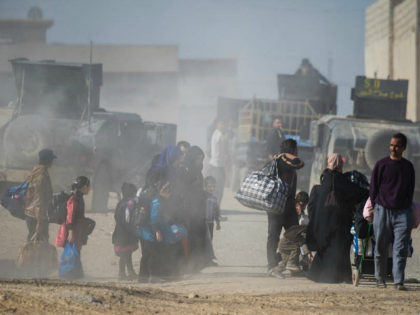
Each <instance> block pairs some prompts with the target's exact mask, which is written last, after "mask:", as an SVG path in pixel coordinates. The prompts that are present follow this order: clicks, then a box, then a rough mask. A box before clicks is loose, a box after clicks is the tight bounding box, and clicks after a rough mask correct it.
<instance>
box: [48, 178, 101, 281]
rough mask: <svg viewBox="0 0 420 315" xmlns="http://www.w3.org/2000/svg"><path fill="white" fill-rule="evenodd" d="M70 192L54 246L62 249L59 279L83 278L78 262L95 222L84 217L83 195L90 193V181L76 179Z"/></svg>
mask: <svg viewBox="0 0 420 315" xmlns="http://www.w3.org/2000/svg"><path fill="white" fill-rule="evenodd" d="M71 188H72V192H71V195H70V197H69V199H68V200H67V217H66V222H64V223H63V224H62V225H61V226H60V228H59V230H58V232H57V237H56V240H55V244H56V246H60V247H64V251H63V254H62V256H61V259H60V270H59V276H60V278H71V279H75V278H83V268H82V265H81V261H80V254H81V250H82V246H83V245H86V243H87V239H88V235H89V234H90V233H92V231H93V229H94V228H95V221H93V220H92V219H89V218H86V217H85V202H84V199H83V196H84V195H87V194H88V193H89V191H90V181H89V179H88V178H87V177H85V176H79V177H77V179H76V181H75V182H74V183H73V184H72V187H71Z"/></svg>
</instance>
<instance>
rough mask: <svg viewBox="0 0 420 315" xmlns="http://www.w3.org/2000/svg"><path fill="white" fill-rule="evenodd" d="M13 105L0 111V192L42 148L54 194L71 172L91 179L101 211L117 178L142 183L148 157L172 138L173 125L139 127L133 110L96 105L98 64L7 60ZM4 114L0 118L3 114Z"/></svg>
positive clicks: (22, 173) (71, 176)
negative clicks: (50, 154)
mask: <svg viewBox="0 0 420 315" xmlns="http://www.w3.org/2000/svg"><path fill="white" fill-rule="evenodd" d="M11 64H12V67H13V72H14V77H15V82H16V88H17V96H18V98H17V102H16V104H15V105H14V106H13V108H10V109H3V116H2V117H3V118H2V120H1V122H2V123H3V124H2V126H1V127H0V145H1V148H2V149H1V156H0V159H1V163H2V168H3V172H2V173H1V175H2V178H1V180H2V182H1V184H2V187H3V188H4V187H5V186H8V185H11V184H13V183H16V182H22V181H23V180H24V177H25V175H26V174H27V173H28V171H29V170H31V168H32V167H33V165H34V164H36V163H37V153H38V151H39V150H41V149H42V148H46V147H48V148H51V149H53V150H54V152H55V154H56V155H57V156H58V159H57V160H56V161H55V162H54V166H53V168H52V169H51V177H52V181H53V187H54V190H56V191H57V190H62V189H66V188H67V187H69V185H71V183H72V181H73V180H74V178H75V177H76V176H78V175H88V176H90V177H91V178H92V188H93V192H92V209H93V210H94V211H104V210H105V209H107V201H108V196H109V192H117V191H119V190H120V187H121V184H122V183H123V182H124V181H130V182H133V183H135V184H137V185H139V184H141V180H142V176H143V175H144V173H145V171H146V169H147V167H149V164H150V161H151V159H152V157H153V155H155V154H157V153H159V152H160V151H161V149H162V147H164V146H166V145H169V144H174V143H175V141H176V126H175V125H172V124H163V123H153V122H145V121H143V120H142V118H141V117H140V116H139V115H137V114H134V113H123V112H110V111H106V110H104V109H102V108H100V106H99V104H100V87H101V85H102V64H82V63H58V62H54V61H40V62H32V61H29V60H26V59H15V60H12V61H11ZM6 112H8V113H9V114H8V117H7V119H5V118H4V117H5V114H6Z"/></svg>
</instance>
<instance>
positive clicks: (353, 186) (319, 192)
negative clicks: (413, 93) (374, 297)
mask: <svg viewBox="0 0 420 315" xmlns="http://www.w3.org/2000/svg"><path fill="white" fill-rule="evenodd" d="M274 122H275V120H274ZM274 122H273V127H275V126H274ZM278 125H280V126H278V129H280V128H281V121H280V123H279V124H278ZM281 137H282V135H281V133H278V132H277V131H276V130H275V132H273V135H272V137H271V138H270V139H271V140H270V141H271V142H270V141H269V147H268V148H269V150H270V149H271V151H269V152H268V153H269V157H270V159H272V160H276V162H277V164H278V169H279V174H278V176H279V178H280V179H281V180H283V181H286V183H287V184H289V197H288V200H287V204H286V208H285V210H284V213H283V214H282V215H277V214H271V213H269V214H268V239H267V261H268V275H269V276H274V277H279V278H280V277H281V278H283V277H284V276H285V273H287V272H288V273H292V274H293V273H295V272H300V271H302V270H307V271H308V272H307V276H308V278H309V279H311V280H313V281H316V282H326V283H341V282H350V283H351V281H352V272H351V263H350V247H351V244H352V240H353V235H352V234H351V232H350V231H351V227H352V224H353V220H354V215H355V212H356V209H357V208H359V209H360V208H361V209H363V207H364V206H365V204H366V202H367V201H368V200H369V202H370V204H372V207H373V209H374V210H372V214H373V238H374V242H375V254H374V261H375V264H374V266H375V277H376V280H377V286H378V287H385V286H386V282H385V278H386V275H387V274H388V271H387V261H388V252H389V247H390V245H392V261H393V267H392V275H393V280H394V286H395V289H398V290H406V287H405V286H404V271H405V266H406V260H407V255H408V252H409V242H410V235H411V229H412V226H413V210H412V203H413V194H414V186H415V172H414V167H413V165H412V163H411V162H410V161H408V160H407V159H405V158H404V157H403V156H402V155H403V152H404V150H405V149H406V147H407V138H406V136H405V135H404V134H401V133H396V134H395V135H393V136H392V138H391V139H390V146H389V148H390V155H389V156H388V157H384V158H383V159H381V160H379V161H378V162H377V163H376V165H375V167H374V169H373V171H372V175H371V180H370V184H369V183H368V180H367V178H366V177H365V176H364V175H363V174H361V173H359V172H357V171H351V172H347V173H343V164H344V161H343V158H342V156H341V155H340V154H337V153H334V154H332V155H331V156H329V158H328V163H327V165H328V166H327V168H326V169H325V170H324V171H323V173H322V175H321V178H320V184H319V185H315V186H314V187H313V188H312V191H311V193H310V195H309V197H308V195H307V193H305V192H299V193H298V194H297V195H296V196H295V193H296V170H298V169H299V168H300V167H302V165H303V162H302V161H300V159H299V157H298V152H297V146H296V142H294V140H291V139H286V140H285V139H281ZM270 143H271V144H272V145H271V146H270ZM276 143H280V146H279V151H280V153H282V154H277V155H276V153H275V152H276V149H275V145H276ZM284 153H286V154H284ZM286 157H288V158H286ZM295 197H296V198H295ZM306 205H307V213H305V212H304V211H303V210H304V209H305V207H306ZM371 219H372V218H371ZM362 220H365V219H363V218H362ZM367 220H369V218H367ZM365 222H366V223H367V221H365ZM282 228H284V229H285V232H284V234H283V236H282V238H281V239H280V234H281V231H282ZM299 257H300V258H299Z"/></svg>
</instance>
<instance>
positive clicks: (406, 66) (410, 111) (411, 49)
mask: <svg viewBox="0 0 420 315" xmlns="http://www.w3.org/2000/svg"><path fill="white" fill-rule="evenodd" d="M417 5H418V4H417V1H416V0H405V1H403V2H402V3H401V4H399V5H397V6H396V7H395V10H394V45H393V55H394V58H393V69H394V76H393V78H394V79H408V80H409V82H408V100H407V118H408V119H411V120H413V121H419V120H420V111H419V109H418V106H417V104H419V102H418V96H417V95H418V89H419V80H418V77H417V74H418V71H417V69H416V68H417V63H418V51H419V50H418V47H417V42H418V41H417V37H418V36H419V34H418V32H417V12H418V8H417Z"/></svg>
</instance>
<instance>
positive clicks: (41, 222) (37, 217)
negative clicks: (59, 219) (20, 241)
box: [24, 149, 95, 277]
mask: <svg viewBox="0 0 420 315" xmlns="http://www.w3.org/2000/svg"><path fill="white" fill-rule="evenodd" d="M38 156H39V161H38V164H37V165H36V166H34V168H33V169H32V171H31V172H30V174H29V175H28V177H27V178H26V183H27V189H26V193H25V198H24V211H25V221H26V225H27V228H28V236H27V241H28V242H31V241H41V242H48V239H49V232H48V226H49V217H48V215H49V213H48V210H49V209H50V207H51V206H52V199H53V190H52V184H51V179H50V176H49V173H48V169H49V168H50V167H51V166H52V164H53V161H54V159H56V158H57V157H56V156H55V154H54V152H53V151H52V150H51V149H43V150H41V151H40V152H39V154H38ZM71 188H72V190H71V193H70V196H69V198H68V199H67V200H66V206H67V215H66V218H65V220H64V222H63V223H62V224H61V225H60V228H59V230H58V233H57V236H56V239H55V244H56V246H59V247H64V246H65V245H66V244H67V243H72V244H75V246H76V247H77V250H78V252H79V256H80V254H81V250H82V246H83V245H86V243H87V239H88V235H89V234H90V233H92V231H93V229H94V227H95V222H94V221H93V220H91V219H89V218H86V217H85V203H84V199H83V196H84V195H87V194H88V193H89V191H90V181H89V179H88V178H87V177H86V176H79V177H77V178H76V180H75V181H74V183H73V184H72V185H71ZM77 269H78V270H74V272H72V274H74V275H76V274H77V275H78V277H82V276H83V269H82V266H81V265H79V266H78V267H77Z"/></svg>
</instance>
